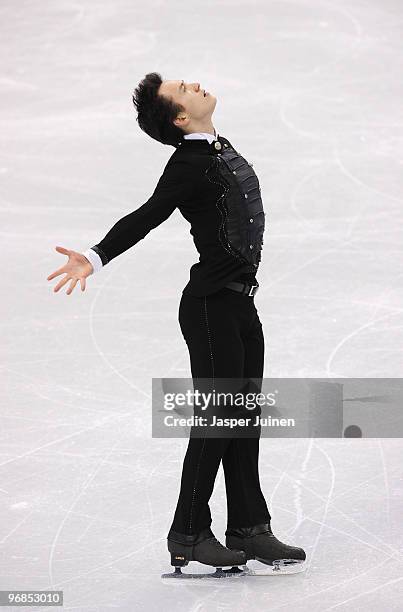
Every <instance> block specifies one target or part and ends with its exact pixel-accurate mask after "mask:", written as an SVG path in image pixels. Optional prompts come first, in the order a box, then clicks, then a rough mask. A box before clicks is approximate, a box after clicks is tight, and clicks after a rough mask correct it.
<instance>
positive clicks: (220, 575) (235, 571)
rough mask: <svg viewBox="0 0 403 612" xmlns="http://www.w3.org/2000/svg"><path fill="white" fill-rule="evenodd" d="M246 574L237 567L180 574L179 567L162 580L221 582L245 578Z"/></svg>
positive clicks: (163, 575)
mask: <svg viewBox="0 0 403 612" xmlns="http://www.w3.org/2000/svg"><path fill="white" fill-rule="evenodd" d="M246 574H247V572H246V571H245V569H244V568H242V569H241V568H239V567H236V566H235V567H231V568H228V569H222V568H221V567H217V568H216V570H215V571H214V572H205V573H196V572H192V573H191V572H182V570H181V568H180V567H177V568H175V571H174V572H170V573H168V574H162V575H161V578H162V580H163V581H164V582H165V581H169V582H171V581H172V579H174V580H180V581H181V580H197V581H199V580H217V579H218V580H222V579H227V580H228V579H230V578H239V577H241V576H246Z"/></svg>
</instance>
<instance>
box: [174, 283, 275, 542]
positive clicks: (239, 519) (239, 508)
mask: <svg viewBox="0 0 403 612" xmlns="http://www.w3.org/2000/svg"><path fill="white" fill-rule="evenodd" d="M179 324H180V327H181V330H182V334H183V336H184V338H185V341H186V344H187V346H188V349H189V356H190V364H191V372H192V377H193V379H194V380H195V379H197V378H209V377H210V378H211V377H212V378H213V379H214V378H220V377H222V378H232V377H234V378H243V379H245V378H246V379H247V378H248V377H252V378H253V379H254V381H255V382H256V380H258V382H259V383H260V387H259V389H258V390H259V391H260V388H261V379H262V377H263V364H264V336H263V330H262V325H261V322H260V319H259V316H258V313H257V309H256V306H255V303H254V298H253V297H249V296H244V295H242V294H241V293H238V292H236V291H233V290H231V289H228V288H224V289H221V290H220V291H218V292H216V293H214V294H211V295H208V296H203V297H194V296H191V295H187V294H182V298H181V301H180V305H179ZM255 431H256V428H255ZM259 437H260V427H259V433H258V435H257V436H256V434H255V437H233V438H232V437H225V438H217V437H215V438H209V437H204V438H197V437H190V438H189V442H188V447H187V451H186V455H185V458H184V461H183V469H182V478H181V486H180V493H179V499H178V503H177V507H176V510H175V515H174V519H173V522H172V525H171V528H170V531H175V532H178V533H181V534H185V535H188V536H189V535H196V534H197V533H199V532H200V531H201V530H202V529H204V528H206V527H209V526H210V525H211V514H210V508H209V504H208V502H209V499H210V497H211V494H212V492H213V487H214V481H215V478H216V475H217V471H218V468H219V465H220V462H221V461H222V463H223V469H224V476H225V487H226V494H227V527H250V526H253V525H258V524H260V523H266V522H269V521H270V518H271V517H270V514H269V511H268V508H267V505H266V501H265V499H264V496H263V493H262V491H261V488H260V482H259V472H258V457H259Z"/></svg>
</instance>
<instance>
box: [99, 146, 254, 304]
mask: <svg viewBox="0 0 403 612" xmlns="http://www.w3.org/2000/svg"><path fill="white" fill-rule="evenodd" d="M176 208H178V209H179V210H180V212H181V214H182V215H183V217H184V218H185V219H186V220H187V221H188V222H189V223H190V225H191V229H190V233H191V234H192V236H193V241H194V244H195V246H196V249H197V251H198V253H199V261H198V262H197V263H195V264H194V265H193V266H192V267H191V269H190V279H189V282H188V283H187V285H186V287H185V288H184V289H183V292H184V293H189V294H191V295H194V296H196V297H201V296H203V295H209V294H211V293H214V292H216V291H218V290H219V289H221V288H222V287H224V286H225V285H226V284H227V283H228V282H229V281H231V280H238V279H243V280H249V281H250V282H252V283H254V284H256V276H255V275H256V272H257V269H258V267H259V263H260V260H261V250H262V244H263V233H264V229H265V212H264V210H263V203H262V199H261V193H260V185H259V180H258V178H257V176H256V174H255V172H254V170H253V168H252V165H251V164H249V162H247V161H246V160H245V159H244V158H243V157H242V155H240V154H239V153H238V152H237V151H236V150H235V148H234V147H233V146H232V145H231V143H230V142H229V140H227V139H226V138H224V137H223V136H221V135H218V137H217V139H216V140H214V141H213V142H212V143H211V144H210V143H209V142H208V140H205V139H203V140H202V139H200V140H191V139H182V141H181V142H180V144H179V145H178V147H177V148H176V149H175V151H174V153H173V154H172V155H171V157H170V158H169V160H168V162H167V164H166V166H165V169H164V171H163V174H162V175H161V177H160V179H159V181H158V183H157V186H156V188H155V190H154V192H153V194H152V195H151V197H150V198H149V199H148V200H147V202H145V203H144V204H143V205H142V206H140V207H139V208H138V209H137V210H135V211H133V212H131V213H129V214H128V215H126V216H124V217H122V218H121V219H119V221H117V223H115V225H114V226H113V227H112V228H111V229H110V230H109V232H108V233H107V234H106V236H105V237H104V238H103V239H102V240H101V241H100V242H98V244H96V245H94V246H92V247H91V249H93V250H94V251H95V252H96V253H98V255H99V256H100V258H101V260H102V263H103V265H106V264H107V263H108V262H109V261H111V259H113V258H114V257H117V256H118V255H120V254H121V253H123V252H124V251H126V250H127V249H129V248H130V247H132V246H133V245H135V244H136V243H137V242H139V240H141V239H142V238H144V237H145V236H146V235H147V234H148V232H150V230H152V229H153V228H155V227H157V226H158V225H160V224H161V223H162V222H163V221H165V220H166V219H167V218H168V217H169V216H170V215H171V214H172V213H173V211H174V210H175V209H176Z"/></svg>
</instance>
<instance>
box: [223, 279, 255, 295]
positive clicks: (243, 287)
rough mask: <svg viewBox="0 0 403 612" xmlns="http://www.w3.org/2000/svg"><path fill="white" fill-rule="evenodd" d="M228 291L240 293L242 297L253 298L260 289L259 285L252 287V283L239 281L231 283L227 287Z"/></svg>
mask: <svg viewBox="0 0 403 612" xmlns="http://www.w3.org/2000/svg"><path fill="white" fill-rule="evenodd" d="M225 286H226V287H228V289H233V290H234V291H239V292H240V293H242V295H248V296H249V297H253V296H254V295H255V293H256V292H257V290H258V289H259V284H256V285H251V284H250V283H241V282H239V281H231V282H229V283H227V284H226V285H225Z"/></svg>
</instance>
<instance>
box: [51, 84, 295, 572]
mask: <svg viewBox="0 0 403 612" xmlns="http://www.w3.org/2000/svg"><path fill="white" fill-rule="evenodd" d="M216 102H217V100H216V98H215V96H214V95H212V94H210V93H208V92H206V91H205V90H204V89H202V88H201V87H200V84H199V83H185V82H184V81H183V80H170V81H169V80H162V78H161V76H160V75H159V74H158V73H150V74H147V75H146V77H145V78H144V79H143V80H142V81H141V82H140V84H139V85H138V87H137V88H136V89H135V91H134V95H133V103H134V105H135V107H136V110H137V111H138V117H137V121H138V123H139V126H140V127H141V129H142V130H144V131H145V132H146V133H147V134H148V135H149V136H151V137H152V138H154V139H155V140H157V141H159V142H161V143H163V144H168V145H171V146H173V147H175V151H174V153H173V154H172V156H171V157H170V158H169V160H168V162H167V164H166V166H165V169H164V171H163V174H162V175H161V177H160V179H159V181H158V184H157V186H156V188H155V190H154V192H153V194H152V195H151V197H150V198H149V199H148V200H147V202H145V203H144V204H143V205H142V206H140V207H139V208H138V209H136V210H134V211H133V212H131V213H129V214H127V215H126V216H124V217H122V218H121V219H120V220H119V221H117V223H115V225H114V226H113V227H112V228H111V229H110V230H109V232H108V233H107V234H106V235H105V237H104V238H103V239H102V240H101V241H100V242H98V243H97V244H96V245H94V246H92V247H91V248H89V249H87V251H85V252H84V253H78V252H76V251H72V250H70V249H66V248H64V247H56V250H57V251H58V252H60V253H62V254H64V255H67V256H68V258H69V259H68V262H67V263H66V264H65V265H64V266H63V267H62V268H60V269H58V270H56V271H55V272H53V273H52V274H51V275H50V276H49V277H48V280H51V279H53V278H54V277H56V276H58V275H60V274H65V276H64V278H63V279H62V280H60V281H59V283H58V284H57V285H56V287H55V288H54V291H58V290H59V289H60V288H61V287H62V286H64V285H65V284H66V283H67V282H68V281H71V282H70V286H69V288H68V290H67V294H70V293H71V292H72V291H73V290H74V288H75V286H76V284H77V282H80V284H81V290H82V291H84V290H85V287H86V278H87V277H88V276H89V275H90V274H93V273H94V272H96V271H98V270H100V269H101V268H102V267H103V266H105V265H106V264H107V263H108V262H109V261H111V260H112V259H113V258H115V257H117V256H118V255H120V254H121V253H123V252H124V251H126V250H127V249H129V248H130V247H132V246H133V245H135V244H136V243H137V242H138V241H139V240H141V239H142V238H144V237H145V236H146V235H147V234H148V232H149V231H150V230H152V229H153V228H155V227H157V226H158V225H160V224H161V223H162V222H163V221H164V220H165V219H167V218H168V217H169V216H170V215H171V214H172V213H173V211H174V210H175V209H176V208H178V209H179V210H180V212H181V214H182V215H183V216H184V218H185V219H186V220H187V221H188V222H189V223H190V225H191V230H190V232H191V234H192V236H193V240H194V244H195V246H196V249H197V251H198V253H199V256H200V257H199V261H198V262H197V263H195V264H194V265H193V266H192V267H191V270H190V279H189V282H188V283H187V285H186V287H185V288H184V289H183V292H182V297H181V301H180V306H179V323H180V327H181V330H182V333H183V336H184V339H185V341H186V343H187V346H188V349H189V356H190V363H191V371H192V377H193V380H194V381H197V380H198V379H199V378H202V379H211V380H212V381H213V383H214V381H215V380H217V379H222V378H230V379H240V380H247V381H248V380H250V379H253V380H255V381H256V380H257V381H258V384H257V388H258V389H257V390H259V388H260V384H261V379H262V377H263V363H264V337H263V330H262V325H261V322H260V320H259V316H258V312H257V309H256V306H255V303H254V295H255V294H256V291H257V289H258V287H259V284H258V282H257V279H256V272H257V269H258V266H259V262H260V260H261V249H262V244H263V233H264V229H265V213H264V210H263V204H262V199H261V191H260V185H259V181H258V178H257V176H256V174H255V172H254V170H253V168H252V164H250V163H249V162H247V160H245V158H243V157H242V156H241V155H240V154H239V153H238V151H237V150H236V149H235V148H234V147H233V145H232V144H231V142H230V141H229V140H227V139H226V138H224V137H223V136H221V135H218V134H217V132H216V130H215V128H214V126H213V123H212V114H213V112H214V109H215V106H216ZM257 413H259V414H260V411H258V412H256V411H255V412H254V413H252V414H257ZM254 429H255V434H254V436H251V437H243V436H236V437H229V436H226V437H222V438H217V437H193V436H192V435H191V436H190V438H189V443H188V448H187V452H186V455H185V458H184V463H183V470H182V479H181V487H180V494H179V499H178V503H177V507H176V511H175V515H174V519H173V522H172V525H171V528H170V530H169V533H168V549H169V551H170V552H171V563H172V565H175V566H183V565H186V564H187V563H188V562H189V561H191V560H196V561H199V562H201V563H205V564H208V565H212V566H236V565H242V564H244V563H245V562H246V561H247V560H248V559H259V560H260V561H263V562H264V563H267V564H272V562H273V560H278V559H293V560H296V561H297V560H298V561H302V560H304V559H305V552H304V551H303V549H302V548H297V547H292V546H288V545H286V544H283V543H282V542H280V541H279V540H277V538H275V536H274V535H273V534H272V531H271V527H270V521H271V516H270V513H269V511H268V508H267V505H266V502H265V499H264V496H263V494H262V491H261V488H260V483H259V472H258V454H259V436H260V428H256V427H255V428H254ZM256 431H257V432H258V433H257V434H256ZM221 461H222V463H223V469H224V475H225V486H226V493H227V510H228V520H227V530H226V546H223V545H222V544H221V543H220V542H218V540H217V539H216V538H215V536H214V534H213V532H212V531H211V528H210V525H211V515H210V509H209V505H208V502H209V499H210V496H211V494H212V491H213V486H214V481H215V477H216V474H217V470H218V467H219V465H220V462H221Z"/></svg>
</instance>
